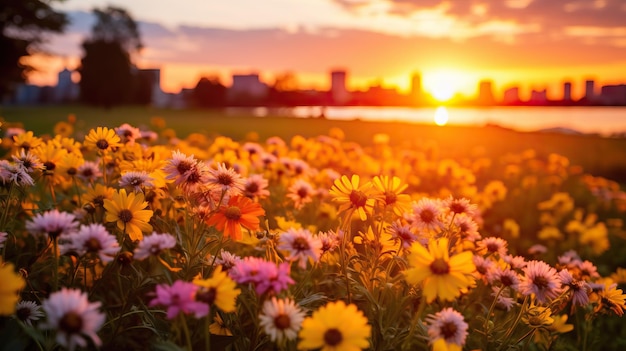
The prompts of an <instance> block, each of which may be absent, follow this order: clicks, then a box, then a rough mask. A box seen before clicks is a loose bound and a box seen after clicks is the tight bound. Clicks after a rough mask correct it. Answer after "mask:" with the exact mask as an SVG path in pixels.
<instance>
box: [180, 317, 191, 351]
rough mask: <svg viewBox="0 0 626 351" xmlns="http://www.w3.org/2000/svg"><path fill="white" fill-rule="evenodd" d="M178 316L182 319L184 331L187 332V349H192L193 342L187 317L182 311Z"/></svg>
mask: <svg viewBox="0 0 626 351" xmlns="http://www.w3.org/2000/svg"><path fill="white" fill-rule="evenodd" d="M178 317H179V318H180V320H181V324H182V328H183V333H184V334H185V343H186V344H187V350H189V351H192V350H193V345H192V344H191V334H190V333H189V326H188V325H187V319H186V318H185V315H184V314H182V313H179V314H178Z"/></svg>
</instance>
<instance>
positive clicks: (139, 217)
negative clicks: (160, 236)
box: [103, 189, 152, 240]
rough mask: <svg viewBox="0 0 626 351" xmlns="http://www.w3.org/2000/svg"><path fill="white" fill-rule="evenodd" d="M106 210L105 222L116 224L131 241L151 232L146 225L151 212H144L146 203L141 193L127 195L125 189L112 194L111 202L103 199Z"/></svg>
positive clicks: (148, 225)
mask: <svg viewBox="0 0 626 351" xmlns="http://www.w3.org/2000/svg"><path fill="white" fill-rule="evenodd" d="M103 201H104V208H105V210H106V217H105V220H106V221H107V222H116V223H117V227H118V228H119V229H121V230H123V231H125V232H127V233H128V235H129V236H130V238H131V240H141V239H142V238H143V233H142V232H150V231H152V226H151V225H150V224H148V222H149V221H150V218H151V217H152V210H146V209H145V208H146V207H147V206H148V203H147V202H145V201H144V197H143V193H136V194H135V193H130V194H127V193H126V190H125V189H120V190H119V192H115V193H114V194H113V198H112V199H111V200H109V199H104V200H103Z"/></svg>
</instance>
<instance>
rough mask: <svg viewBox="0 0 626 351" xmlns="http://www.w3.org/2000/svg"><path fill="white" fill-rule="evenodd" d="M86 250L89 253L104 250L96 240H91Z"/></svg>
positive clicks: (88, 241)
mask: <svg viewBox="0 0 626 351" xmlns="http://www.w3.org/2000/svg"><path fill="white" fill-rule="evenodd" d="M85 248H86V249H87V251H88V252H98V251H100V250H102V245H100V241H99V240H98V239H96V238H89V240H87V241H86V242H85Z"/></svg>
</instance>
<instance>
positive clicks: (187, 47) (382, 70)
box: [31, 0, 626, 98]
mask: <svg viewBox="0 0 626 351" xmlns="http://www.w3.org/2000/svg"><path fill="white" fill-rule="evenodd" d="M107 4H112V5H116V6H119V7H123V8H125V9H127V10H128V11H129V12H130V13H131V15H132V16H133V17H134V19H135V20H136V21H138V22H140V32H141V35H142V39H143V42H144V45H145V49H144V50H143V51H142V53H141V55H140V56H139V57H137V60H136V61H137V63H138V65H139V66H140V67H145V68H148V67H160V68H161V69H162V78H161V80H162V82H161V84H162V87H163V89H164V90H165V91H169V92H177V91H179V90H180V89H181V88H183V87H189V88H190V87H193V86H195V84H196V82H197V81H198V79H199V78H200V77H201V76H202V75H219V76H220V77H221V79H222V82H223V83H225V84H227V85H229V84H230V76H231V74H233V73H250V72H258V73H260V74H261V77H262V79H263V80H264V81H265V82H267V83H272V82H273V79H274V76H275V75H277V74H280V73H284V72H288V71H289V72H293V73H294V74H295V75H296V77H297V79H298V83H299V84H300V86H301V87H306V88H318V89H327V88H328V86H329V72H330V70H332V69H335V68H343V69H346V70H347V71H348V80H349V85H350V87H351V88H352V89H364V88H366V87H367V86H368V85H370V84H374V83H376V82H382V84H383V85H385V86H396V87H398V88H399V89H401V90H404V91H406V89H408V87H409V84H410V76H411V74H412V73H413V72H419V73H421V75H422V77H423V85H424V88H425V89H426V90H427V91H429V92H433V90H436V89H438V88H437V86H438V85H442V84H443V85H449V86H451V87H452V88H453V89H454V90H455V91H457V92H460V93H462V94H464V95H466V96H471V95H473V94H474V93H475V92H476V89H477V84H478V81H479V80H481V79H491V80H493V82H494V86H495V88H496V90H497V91H496V93H497V97H500V96H501V95H500V91H501V90H502V89H504V88H508V87H511V86H513V85H519V86H520V87H521V88H522V91H523V93H524V94H527V92H528V91H529V90H530V89H544V88H548V90H549V96H550V97H552V98H560V97H561V93H562V88H561V86H562V83H563V82H564V81H571V82H572V83H573V88H574V93H575V96H574V97H578V96H580V94H581V92H582V88H583V84H584V80H585V79H595V80H596V81H597V84H598V85H602V84H615V83H621V82H625V83H626V21H625V20H624V19H625V18H626V0H571V1H567V0H534V1H533V0H449V1H439V0H227V1H226V0H212V1H207V0H178V1H172V0H132V1H101V0H67V1H65V2H64V3H58V4H56V5H55V7H56V8H57V9H59V10H62V11H67V12H68V13H69V15H70V19H71V20H72V23H71V25H70V26H68V28H67V30H66V33H65V34H64V35H63V36H58V37H52V38H51V40H50V42H49V43H48V44H47V46H46V48H47V49H48V50H49V51H51V52H52V53H53V54H56V55H60V56H62V57H64V59H55V60H48V61H47V63H48V64H45V65H43V64H42V65H40V69H41V72H40V73H38V74H37V75H34V76H33V77H32V79H31V81H32V82H34V83H38V84H55V83H56V72H57V71H58V70H60V69H61V68H62V67H63V66H64V65H67V66H69V68H75V67H76V65H77V64H78V62H79V58H80V56H81V55H82V54H83V53H82V50H81V48H80V43H81V42H82V40H83V38H84V37H85V36H87V35H88V34H89V32H90V29H91V25H92V23H93V20H92V17H91V16H90V11H91V9H93V8H94V7H99V8H104V7H105V6H106V5H107ZM38 61H41V60H38Z"/></svg>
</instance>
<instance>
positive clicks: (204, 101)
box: [193, 77, 227, 107]
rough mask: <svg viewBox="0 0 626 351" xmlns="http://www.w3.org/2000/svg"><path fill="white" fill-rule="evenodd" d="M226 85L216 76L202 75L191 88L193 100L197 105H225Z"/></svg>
mask: <svg viewBox="0 0 626 351" xmlns="http://www.w3.org/2000/svg"><path fill="white" fill-rule="evenodd" d="M226 93H227V89H226V87H225V86H224V85H223V84H222V83H221V82H220V80H219V78H217V77H202V78H200V80H198V84H196V87H195V88H194V90H193V102H194V103H195V105H196V106H198V107H221V106H224V105H226Z"/></svg>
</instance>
